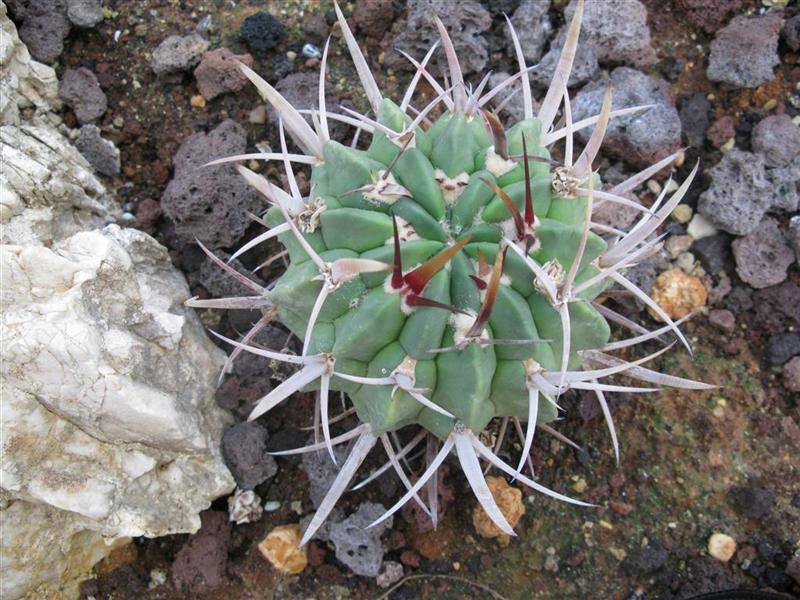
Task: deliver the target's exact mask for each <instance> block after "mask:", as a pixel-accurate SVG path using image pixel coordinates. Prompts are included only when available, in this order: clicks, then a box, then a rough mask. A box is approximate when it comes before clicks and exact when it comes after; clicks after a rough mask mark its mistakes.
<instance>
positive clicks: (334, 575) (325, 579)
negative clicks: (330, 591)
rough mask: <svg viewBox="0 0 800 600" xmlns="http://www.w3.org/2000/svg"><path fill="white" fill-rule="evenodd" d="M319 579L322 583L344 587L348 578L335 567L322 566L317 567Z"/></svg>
mask: <svg viewBox="0 0 800 600" xmlns="http://www.w3.org/2000/svg"><path fill="white" fill-rule="evenodd" d="M317 577H319V580H320V582H321V583H325V584H329V585H342V584H343V583H344V582H345V581H346V578H345V576H344V574H343V573H342V572H341V571H340V570H339V569H337V568H336V567H334V566H333V565H327V564H326V565H320V566H319V567H317Z"/></svg>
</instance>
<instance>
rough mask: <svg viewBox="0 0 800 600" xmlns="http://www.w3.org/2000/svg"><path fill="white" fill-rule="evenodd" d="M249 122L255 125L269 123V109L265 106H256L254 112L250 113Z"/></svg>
mask: <svg viewBox="0 0 800 600" xmlns="http://www.w3.org/2000/svg"><path fill="white" fill-rule="evenodd" d="M248 120H249V121H250V122H251V123H252V124H253V125H263V124H264V123H266V122H267V107H266V106H264V105H263V104H261V105H259V106H256V107H255V108H254V109H253V110H251V111H250V115H249V117H248Z"/></svg>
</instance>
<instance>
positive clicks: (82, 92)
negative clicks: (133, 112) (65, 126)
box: [58, 67, 108, 123]
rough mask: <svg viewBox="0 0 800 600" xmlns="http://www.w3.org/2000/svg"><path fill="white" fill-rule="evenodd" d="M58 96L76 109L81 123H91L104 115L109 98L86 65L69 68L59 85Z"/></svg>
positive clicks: (76, 114)
mask: <svg viewBox="0 0 800 600" xmlns="http://www.w3.org/2000/svg"><path fill="white" fill-rule="evenodd" d="M58 97H59V98H61V100H63V101H64V103H65V104H66V105H67V106H69V107H71V108H72V110H74V111H75V116H76V117H77V118H78V121H80V122H81V123H89V122H91V121H94V120H95V119H99V118H100V117H102V116H103V113H105V112H106V109H107V108H108V100H107V99H106V95H105V94H104V93H103V90H102V89H100V84H99V83H98V81H97V77H95V75H94V73H92V72H91V71H90V70H89V69H87V68H86V67H80V68H78V69H67V70H66V71H64V76H63V77H62V78H61V83H60V84H59V86H58Z"/></svg>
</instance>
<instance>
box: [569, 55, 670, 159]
mask: <svg viewBox="0 0 800 600" xmlns="http://www.w3.org/2000/svg"><path fill="white" fill-rule="evenodd" d="M611 84H612V86H613V89H614V95H613V99H612V108H613V109H620V108H628V107H631V106H638V105H643V104H653V105H654V106H653V107H652V108H649V109H645V110H642V111H640V112H637V113H635V114H632V115H626V116H623V117H616V118H614V119H612V120H611V122H610V123H609V126H608V130H607V131H606V137H605V140H604V142H603V154H604V155H605V156H610V157H613V158H617V159H620V160H624V161H626V162H628V163H629V164H632V165H634V166H636V167H642V168H643V167H647V166H650V165H651V164H653V163H654V162H656V161H658V160H659V159H661V158H664V157H665V156H667V155H669V154H671V153H673V152H675V151H676V150H677V149H678V148H679V147H680V144H681V120H680V117H679V115H678V111H677V109H676V108H675V103H674V100H673V98H672V95H671V94H670V90H669V84H668V83H667V82H666V81H664V80H663V79H658V78H656V77H649V76H648V75H645V74H644V73H642V72H641V71H637V70H635V69H631V68H630V67H618V68H616V69H614V71H613V72H612V73H611ZM606 86H607V83H606V82H605V81H602V80H597V81H593V82H592V83H589V84H588V85H586V86H585V87H584V88H583V89H582V90H581V91H580V92H579V93H578V95H577V97H576V98H575V101H574V103H573V108H572V113H573V119H574V120H575V121H578V120H580V119H583V118H586V117H590V116H593V115H596V114H598V113H599V112H600V107H601V106H602V104H603V97H604V95H605V91H606ZM591 133H592V128H587V129H582V130H581V131H580V132H578V134H577V137H578V138H579V139H580V140H581V141H582V142H583V143H586V141H587V140H588V139H589V136H590V135H591Z"/></svg>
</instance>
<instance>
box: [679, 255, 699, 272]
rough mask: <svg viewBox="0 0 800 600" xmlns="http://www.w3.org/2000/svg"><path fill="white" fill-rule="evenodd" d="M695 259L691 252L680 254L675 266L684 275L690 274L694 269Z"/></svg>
mask: <svg viewBox="0 0 800 600" xmlns="http://www.w3.org/2000/svg"><path fill="white" fill-rule="evenodd" d="M694 263H695V258H694V254H692V253H691V252H682V253H681V254H680V256H678V258H677V260H676V261H675V266H677V267H679V268H681V269H683V270H684V271H686V273H691V272H692V269H693V268H694Z"/></svg>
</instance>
